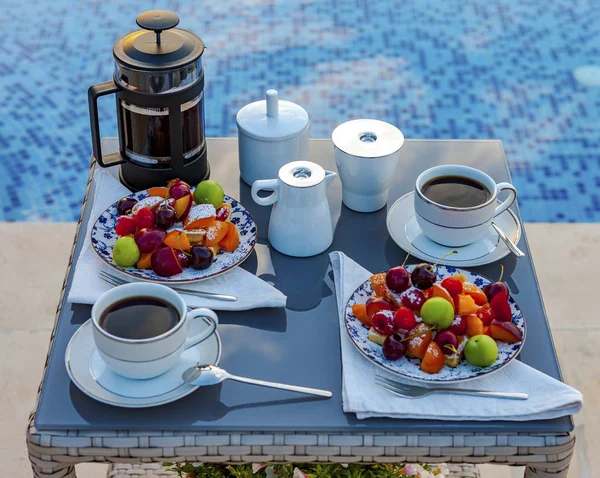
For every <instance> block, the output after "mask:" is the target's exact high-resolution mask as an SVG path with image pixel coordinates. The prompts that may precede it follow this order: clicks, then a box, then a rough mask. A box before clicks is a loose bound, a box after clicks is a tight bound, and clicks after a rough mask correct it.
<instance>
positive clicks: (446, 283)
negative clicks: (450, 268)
mask: <svg viewBox="0 0 600 478" xmlns="http://www.w3.org/2000/svg"><path fill="white" fill-rule="evenodd" d="M442 287H443V288H444V289H446V290H447V291H448V292H449V293H450V295H451V296H452V297H454V296H456V295H458V294H460V293H461V292H462V291H463V285H462V282H461V281H459V280H458V279H457V278H455V277H446V278H445V279H444V280H443V281H442Z"/></svg>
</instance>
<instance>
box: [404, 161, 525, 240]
mask: <svg viewBox="0 0 600 478" xmlns="http://www.w3.org/2000/svg"><path fill="white" fill-rule="evenodd" d="M444 176H458V177H464V178H467V179H472V180H474V181H477V182H479V183H481V184H482V185H483V186H485V188H486V189H487V190H488V191H489V193H490V198H489V199H488V200H487V201H486V202H485V203H483V204H480V205H477V206H473V207H453V206H448V205H445V204H438V203H436V202H434V201H432V200H431V199H429V198H427V197H426V196H425V194H423V186H424V185H425V184H426V183H427V182H428V181H431V180H432V179H435V178H441V177H444ZM501 191H508V193H509V195H508V198H506V199H505V200H504V201H503V202H502V203H501V204H500V205H498V204H497V200H498V193H500V192H501ZM414 197H415V217H416V219H417V223H418V224H419V227H420V228H421V230H422V231H423V233H424V234H425V235H426V236H427V237H429V239H431V240H432V241H434V242H437V243H438V244H442V245H444V246H449V247H460V246H466V245H468V244H471V243H473V242H475V241H477V240H479V239H481V238H482V237H483V236H484V234H485V233H486V231H487V230H488V228H489V226H490V224H491V223H492V219H493V218H494V217H496V216H497V215H499V214H501V213H502V212H504V211H506V210H507V209H508V208H509V207H510V206H511V205H512V203H513V202H515V199H516V198H517V190H516V189H515V187H514V186H513V185H512V184H510V183H498V184H496V182H495V181H494V180H493V179H492V178H491V177H490V176H489V175H487V174H486V173H484V172H483V171H480V170H479V169H475V168H471V167H469V166H461V165H444V166H435V167H433V168H430V169H427V170H426V171H424V172H422V173H421V174H420V175H419V177H418V178H417V181H416V183H415V195H414Z"/></svg>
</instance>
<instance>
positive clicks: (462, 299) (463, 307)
mask: <svg viewBox="0 0 600 478" xmlns="http://www.w3.org/2000/svg"><path fill="white" fill-rule="evenodd" d="M455 301H456V302H455V305H456V312H457V313H458V315H469V314H476V313H477V311H478V310H479V308H478V307H477V304H476V303H475V299H473V297H471V296H470V295H468V294H458V295H457V296H456V298H455Z"/></svg>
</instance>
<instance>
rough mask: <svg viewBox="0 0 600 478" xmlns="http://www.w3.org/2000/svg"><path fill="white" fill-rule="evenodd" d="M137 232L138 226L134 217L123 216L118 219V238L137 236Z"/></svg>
mask: <svg viewBox="0 0 600 478" xmlns="http://www.w3.org/2000/svg"><path fill="white" fill-rule="evenodd" d="M136 230H137V224H136V223H135V220H134V219H133V218H132V217H129V216H121V217H119V219H117V225H116V226H115V232H116V233H117V236H128V235H129V234H135V231H136Z"/></svg>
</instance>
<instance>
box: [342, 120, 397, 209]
mask: <svg viewBox="0 0 600 478" xmlns="http://www.w3.org/2000/svg"><path fill="white" fill-rule="evenodd" d="M331 139H332V141H333V144H334V152H335V163H336V165H337V168H338V172H339V173H340V179H341V181H342V201H343V202H344V204H345V205H346V207H349V208H350V209H352V210H354V211H358V212H373V211H377V210H379V209H381V208H382V207H384V206H385V205H386V204H387V199H388V191H389V189H390V185H391V184H392V179H393V177H394V172H395V171H396V167H397V166H398V159H399V157H400V148H401V147H402V145H403V144H404V136H403V134H402V132H401V131H400V130H399V129H398V128H396V127H395V126H394V125H392V124H389V123H386V122H384V121H379V120H373V119H360V120H352V121H347V122H346V123H342V124H341V125H339V126H338V127H337V128H336V129H335V130H334V131H333V133H332V135H331Z"/></svg>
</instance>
